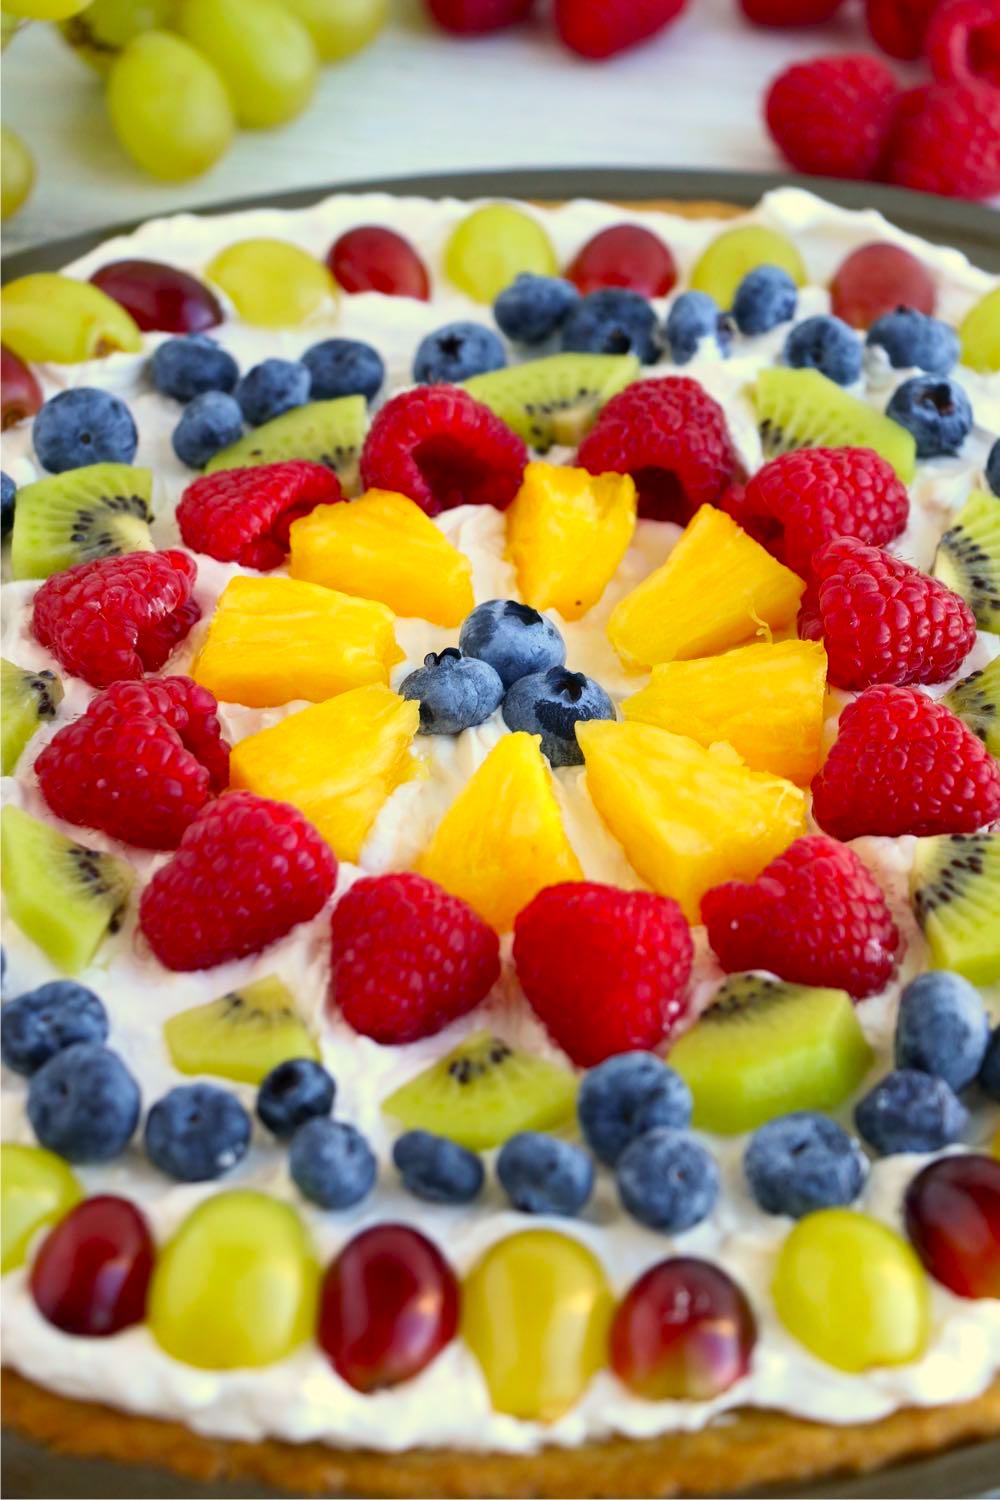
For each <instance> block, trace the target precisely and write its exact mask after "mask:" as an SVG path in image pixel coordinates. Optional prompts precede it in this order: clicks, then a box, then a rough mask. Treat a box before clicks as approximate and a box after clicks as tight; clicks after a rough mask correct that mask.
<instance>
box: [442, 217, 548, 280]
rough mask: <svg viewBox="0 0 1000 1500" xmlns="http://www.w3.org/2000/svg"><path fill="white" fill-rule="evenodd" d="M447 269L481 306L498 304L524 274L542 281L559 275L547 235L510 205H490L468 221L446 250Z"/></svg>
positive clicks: (466, 219)
mask: <svg viewBox="0 0 1000 1500" xmlns="http://www.w3.org/2000/svg"><path fill="white" fill-rule="evenodd" d="M444 267H445V270H446V271H447V273H448V275H449V276H450V277H451V279H452V281H453V282H454V283H455V285H456V286H457V287H458V288H459V289H460V290H461V291H463V292H465V293H466V295H467V296H469V297H472V298H474V299H475V301H476V302H492V301H493V300H494V298H495V297H497V296H499V294H500V293H501V292H502V291H503V289H504V287H507V286H510V284H511V282H512V281H513V280H514V278H515V276H518V275H520V273H521V272H522V271H534V272H535V273H536V274H537V275H539V276H556V275H558V273H559V264H558V262H557V260H556V253H555V251H554V250H553V248H552V244H551V242H550V240H549V237H548V235H547V234H546V233H545V230H544V229H543V228H542V226H541V225H540V224H539V223H538V221H537V220H536V219H532V218H531V217H530V216H529V215H528V214H526V213H523V212H522V210H521V209H519V208H512V207H511V205H510V204H509V203H490V204H487V205H486V207H485V208H477V209H474V210H473V212H472V213H471V214H469V215H468V217H467V218H465V219H463V220H462V222H461V224H459V225H458V227H457V229H455V230H453V232H452V235H451V238H450V239H449V241H448V244H447V246H446V248H445V252H444Z"/></svg>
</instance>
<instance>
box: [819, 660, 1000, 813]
mask: <svg viewBox="0 0 1000 1500" xmlns="http://www.w3.org/2000/svg"><path fill="white" fill-rule="evenodd" d="M812 791H813V816H814V817H815V819H816V821H817V823H818V824H819V826H820V827H821V828H822V829H824V830H825V831H826V832H827V833H829V834H831V835H832V836H833V837H834V838H836V839H855V838H860V837H862V835H864V834H884V835H886V836H887V837H889V838H898V837H900V836H901V835H902V834H905V833H914V834H917V835H919V836H923V835H925V834H935V833H976V832H977V831H978V830H979V829H981V828H985V827H987V826H988V825H989V824H990V823H993V822H994V821H995V820H996V819H997V818H1000V764H998V762H997V761H995V760H994V759H993V757H992V756H991V755H990V753H989V751H988V750H987V748H986V746H985V745H984V744H983V743H982V741H981V740H977V739H976V736H975V735H974V734H973V733H972V731H971V730H969V729H967V728H966V727H965V725H964V724H963V723H962V721H961V719H957V718H956V717H955V715H954V714H953V713H951V712H950V710H949V709H947V708H945V706H944V704H943V703H935V702H934V700H933V699H932V698H928V697H927V695H926V694H925V693H921V692H918V691H917V690H916V689H915V688H906V687H871V688H867V689H866V690H865V692H863V693H862V694H861V696H860V698H856V699H855V700H854V702H853V703H851V704H849V705H848V706H847V708H845V709H844V712H843V713H842V714H841V716H840V724H839V727H838V734H837V739H836V741H835V743H834V746H833V749H832V750H831V751H830V753H829V755H828V756H827V759H826V764H825V765H824V767H823V769H822V770H821V771H820V772H819V774H818V775H817V776H816V777H815V778H814V780H813V784H812Z"/></svg>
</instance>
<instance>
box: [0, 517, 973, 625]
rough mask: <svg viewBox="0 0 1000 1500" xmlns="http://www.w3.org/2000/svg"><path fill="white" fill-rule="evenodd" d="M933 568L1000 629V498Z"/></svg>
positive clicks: (963, 520) (957, 531)
mask: <svg viewBox="0 0 1000 1500" xmlns="http://www.w3.org/2000/svg"><path fill="white" fill-rule="evenodd" d="M17 503H18V505H20V503H21V497H20V495H18V501H17ZM15 524H16V523H15ZM931 571H932V572H933V574H934V577H935V578H939V579H940V580H941V582H942V583H944V584H947V586H948V588H950V589H952V590H953V591H954V592H955V593H956V594H961V596H962V598H963V599H964V600H965V602H966V604H967V605H968V606H969V608H970V609H971V610H972V613H973V614H974V615H975V617H976V624H977V625H978V626H979V628H980V630H994V631H997V630H1000V498H998V497H997V496H996V495H988V494H987V493H986V491H985V490H973V492H972V494H971V495H970V496H969V498H968V500H967V501H966V502H965V504H964V505H963V506H962V509H961V510H960V511H959V513H958V515H957V516H956V517H955V519H954V521H953V522H952V523H951V525H950V526H949V527H948V530H947V531H946V532H945V534H944V536H943V537H942V538H941V540H940V542H938V549H937V552H936V553H935V556H934V567H933V568H932V570H931Z"/></svg>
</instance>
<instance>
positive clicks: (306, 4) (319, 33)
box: [282, 0, 389, 63]
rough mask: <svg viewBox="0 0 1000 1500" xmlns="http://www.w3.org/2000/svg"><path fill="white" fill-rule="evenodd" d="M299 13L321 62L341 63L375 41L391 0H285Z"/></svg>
mask: <svg viewBox="0 0 1000 1500" xmlns="http://www.w3.org/2000/svg"><path fill="white" fill-rule="evenodd" d="M282 4H283V5H285V6H286V7H287V9H288V10H290V11H292V12H293V13H294V14H295V15H297V16H298V18H299V20H300V21H301V22H302V24H303V25H304V26H305V27H306V28H307V29H308V31H309V33H310V35H311V36H312V39H313V41H314V42H315V44H316V51H317V52H318V53H319V55H320V60H321V61H322V62H325V63H326V62H339V61H340V59H341V58H342V57H350V55H351V53H352V52H360V51H361V49H362V47H367V46H368V43H369V42H371V41H374V39H375V37H376V36H377V35H378V33H379V32H380V31H381V30H382V27H383V26H384V25H385V21H386V16H387V15H388V12H389V0H282Z"/></svg>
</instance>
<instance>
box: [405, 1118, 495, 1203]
mask: <svg viewBox="0 0 1000 1500" xmlns="http://www.w3.org/2000/svg"><path fill="white" fill-rule="evenodd" d="M392 1159H393V1161H394V1162H395V1163H396V1166H397V1167H398V1169H399V1175H400V1176H401V1177H402V1179H403V1183H404V1185H405V1186H406V1187H407V1188H408V1189H409V1191H410V1192H411V1193H412V1194H413V1195H414V1197H415V1198H423V1199H425V1200H426V1202H428V1203H471V1202H472V1200H473V1198H476V1197H478V1196H479V1193H480V1191H481V1189H482V1186H483V1177H484V1176H485V1173H484V1172H483V1164H482V1162H481V1161H480V1160H479V1157H478V1156H476V1155H475V1153H474V1152H472V1151H467V1150H466V1149H465V1147H464V1146H459V1145H456V1143H455V1142H454V1141H449V1140H446V1139H445V1137H444V1136H441V1135H431V1133H430V1131H429V1130H408V1131H407V1132H406V1134H405V1135H401V1136H400V1137H399V1140H398V1141H397V1142H396V1144H395V1145H394V1146H393V1148H392Z"/></svg>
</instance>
